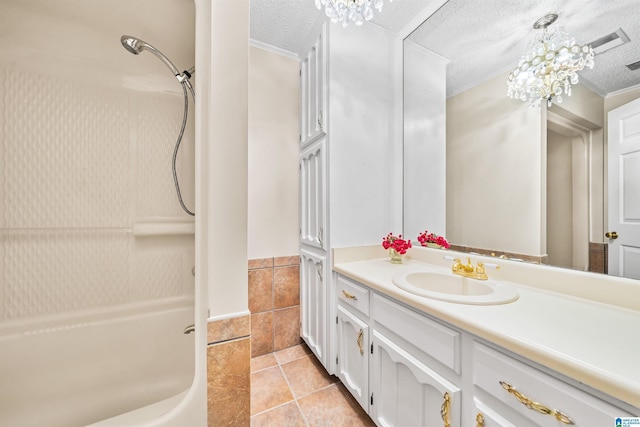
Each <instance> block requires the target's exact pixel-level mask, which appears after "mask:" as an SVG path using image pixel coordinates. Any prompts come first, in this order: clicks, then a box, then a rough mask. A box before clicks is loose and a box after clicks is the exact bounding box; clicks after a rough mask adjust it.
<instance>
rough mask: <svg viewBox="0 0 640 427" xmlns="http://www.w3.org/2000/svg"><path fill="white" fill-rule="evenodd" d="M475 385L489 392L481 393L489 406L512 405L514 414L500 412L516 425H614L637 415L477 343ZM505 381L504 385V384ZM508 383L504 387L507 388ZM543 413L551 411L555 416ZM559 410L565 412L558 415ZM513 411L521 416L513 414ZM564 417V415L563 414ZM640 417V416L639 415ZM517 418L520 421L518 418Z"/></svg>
mask: <svg viewBox="0 0 640 427" xmlns="http://www.w3.org/2000/svg"><path fill="white" fill-rule="evenodd" d="M473 359H474V374H473V382H474V384H475V385H476V386H477V387H478V388H480V389H482V390H484V391H485V392H487V393H488V394H489V395H490V397H488V398H487V397H486V395H485V394H484V393H478V396H477V399H478V400H481V401H482V400H483V399H485V400H487V401H486V402H484V403H486V404H487V405H488V406H494V407H495V405H493V404H492V401H493V399H497V400H498V401H500V402H501V403H502V404H504V405H506V406H508V407H509V408H510V409H511V410H512V411H499V412H502V414H503V415H504V416H505V417H506V418H513V419H512V420H511V422H512V423H513V424H514V425H521V424H523V423H521V422H519V421H518V420H520V419H526V420H528V421H530V422H531V425H535V426H541V427H547V426H549V427H558V426H560V425H572V423H573V425H576V426H582V427H592V426H608V425H614V419H615V418H616V417H630V416H633V415H632V414H629V413H628V412H626V411H623V410H622V409H620V408H618V407H616V406H614V405H612V404H610V403H608V402H605V401H603V400H601V399H598V398H596V397H595V396H592V395H591V394H589V393H587V392H585V391H583V390H580V389H578V388H576V387H574V386H572V385H570V384H568V383H565V382H564V381H562V380H560V379H558V378H555V377H553V376H551V375H549V374H546V373H544V372H542V371H540V370H538V369H536V368H534V367H532V366H529V365H527V364H525V363H523V362H521V361H519V360H516V359H514V358H513V357H511V356H509V355H507V354H504V353H501V352H499V351H497V350H494V349H493V348H490V347H488V346H486V345H483V344H481V343H478V342H474V348H473ZM501 382H502V384H501ZM503 384H504V385H503ZM527 403H528V404H529V406H533V407H537V408H538V409H539V411H542V412H544V411H547V409H548V410H550V412H551V413H547V414H544V413H540V412H538V411H536V410H534V409H530V408H529V407H527ZM556 411H559V412H561V414H557V413H556ZM512 412H515V413H517V415H511V417H510V416H509V414H511V413H512ZM562 414H564V415H562ZM636 415H638V414H636ZM515 417H517V419H516V418H515Z"/></svg>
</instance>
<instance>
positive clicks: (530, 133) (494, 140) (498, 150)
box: [446, 75, 546, 255]
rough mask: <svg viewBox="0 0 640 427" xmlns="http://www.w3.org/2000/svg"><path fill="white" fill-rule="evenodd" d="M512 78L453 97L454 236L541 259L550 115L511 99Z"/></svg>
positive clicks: (450, 171)
mask: <svg viewBox="0 0 640 427" xmlns="http://www.w3.org/2000/svg"><path fill="white" fill-rule="evenodd" d="M505 82H506V75H501V76H498V77H496V78H493V79H491V80H489V81H487V82H485V83H483V84H481V85H479V86H476V87H475V88H473V89H470V90H468V91H466V92H464V93H461V94H459V95H456V96H454V97H451V98H449V99H448V100H447V131H446V132H447V238H448V239H449V240H450V241H451V242H453V243H455V244H460V245H466V246H472V247H478V248H488V249H493V250H497V251H500V250H505V251H509V252H516V253H521V254H526V255H541V254H543V253H544V252H543V251H544V248H545V247H546V241H545V240H546V238H545V236H543V234H542V231H543V230H544V229H545V227H546V226H545V222H546V206H545V200H544V199H543V188H542V184H543V182H544V179H545V178H544V176H545V174H546V170H545V167H544V164H545V163H546V161H544V162H543V158H542V153H544V152H545V149H546V147H545V145H546V132H543V129H544V128H545V120H546V117H544V112H543V111H542V110H540V109H531V108H529V107H528V104H527V103H524V102H521V101H516V100H512V99H509V98H507V97H506V95H505V93H506V83H505Z"/></svg>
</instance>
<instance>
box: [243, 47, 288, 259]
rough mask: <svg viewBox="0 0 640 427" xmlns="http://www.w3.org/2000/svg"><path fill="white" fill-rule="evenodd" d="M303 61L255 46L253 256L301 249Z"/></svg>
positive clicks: (250, 238)
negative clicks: (299, 162) (299, 216)
mask: <svg viewBox="0 0 640 427" xmlns="http://www.w3.org/2000/svg"><path fill="white" fill-rule="evenodd" d="M299 70H300V63H299V61H298V60H295V59H292V58H288V57H285V56H282V55H279V54H276V53H272V52H268V51H266V50H263V49H260V48H256V47H251V48H250V66H249V151H248V155H249V169H248V173H249V190H248V191H249V192H248V197H249V201H248V244H247V251H248V257H249V259H256V258H268V257H274V256H276V257H277V256H289V255H294V254H297V253H298V240H299V234H298V222H299V219H298V209H299V203H298V194H299V193H298V152H299V141H298V134H299V116H300V101H299V99H300V77H299V74H298V73H299Z"/></svg>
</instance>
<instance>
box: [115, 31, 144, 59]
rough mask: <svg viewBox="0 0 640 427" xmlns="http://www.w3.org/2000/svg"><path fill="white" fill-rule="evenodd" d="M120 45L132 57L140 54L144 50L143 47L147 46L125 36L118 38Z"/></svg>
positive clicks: (140, 41) (138, 40)
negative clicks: (131, 54)
mask: <svg viewBox="0 0 640 427" xmlns="http://www.w3.org/2000/svg"><path fill="white" fill-rule="evenodd" d="M120 43H122V46H124V48H125V49H127V50H128V51H129V52H131V53H133V54H134V55H138V54H140V52H142V49H144V47H145V45H146V44H147V43H146V42H144V41H142V40H140V39H137V38H135V37H131V36H126V35H125V36H122V37H120Z"/></svg>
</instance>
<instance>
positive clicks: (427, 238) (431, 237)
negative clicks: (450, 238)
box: [418, 231, 451, 249]
mask: <svg viewBox="0 0 640 427" xmlns="http://www.w3.org/2000/svg"><path fill="white" fill-rule="evenodd" d="M418 242H420V244H421V245H422V246H427V243H434V244H436V245H438V246H442V247H443V248H445V249H449V247H450V246H451V245H450V244H449V242H447V239H445V238H444V237H443V236H438V235H437V234H435V233H429V232H428V231H425V232H424V233H420V235H419V236H418Z"/></svg>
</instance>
